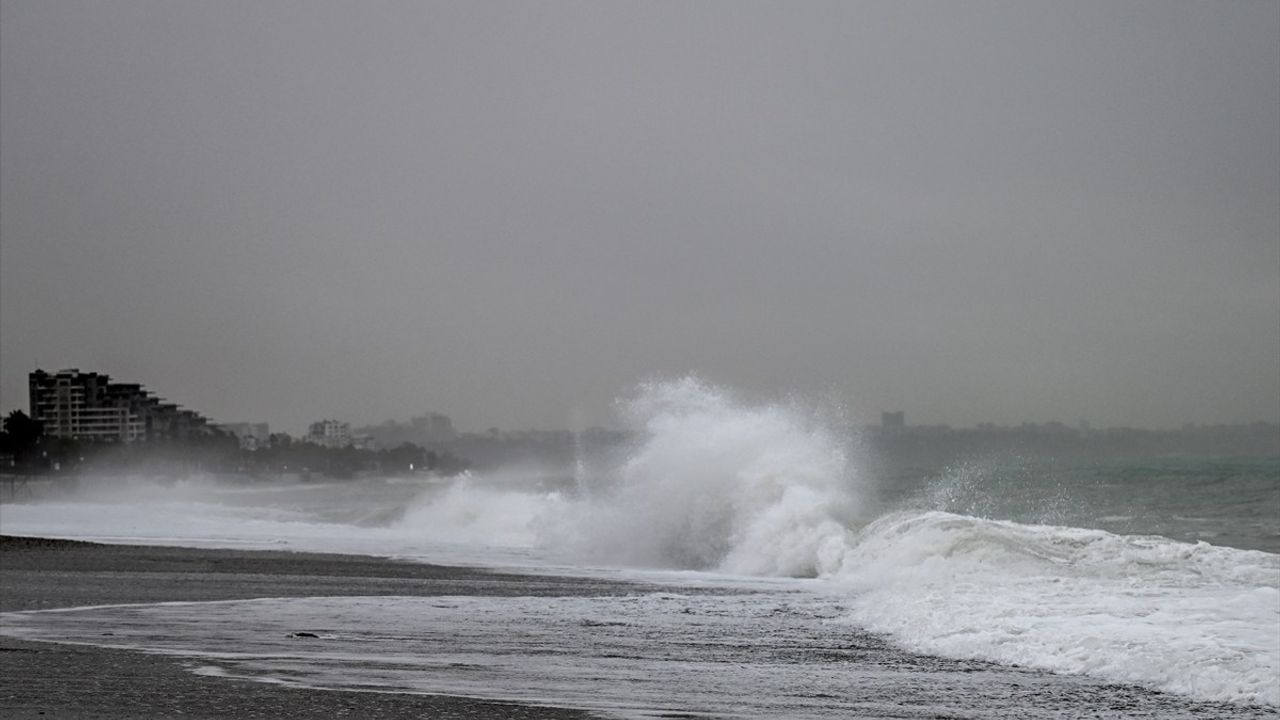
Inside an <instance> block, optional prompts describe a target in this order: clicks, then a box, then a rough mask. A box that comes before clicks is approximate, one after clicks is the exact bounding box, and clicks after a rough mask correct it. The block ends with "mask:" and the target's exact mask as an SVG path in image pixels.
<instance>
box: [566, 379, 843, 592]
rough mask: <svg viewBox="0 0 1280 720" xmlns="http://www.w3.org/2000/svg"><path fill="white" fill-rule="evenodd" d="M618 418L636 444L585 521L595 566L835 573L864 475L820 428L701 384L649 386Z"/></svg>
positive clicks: (584, 540) (585, 542)
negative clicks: (600, 562)
mask: <svg viewBox="0 0 1280 720" xmlns="http://www.w3.org/2000/svg"><path fill="white" fill-rule="evenodd" d="M622 416H623V417H624V419H625V420H626V421H627V422H628V423H629V425H630V426H631V429H632V430H633V432H634V433H636V434H637V436H638V437H639V442H638V443H637V446H636V448H635V450H634V452H633V453H632V454H631V455H630V456H629V457H628V458H627V459H626V461H625V462H624V463H622V464H621V466H620V467H618V468H617V470H616V471H615V472H614V473H613V474H612V477H611V479H610V483H609V487H607V488H605V489H604V491H602V492H599V493H596V494H594V495H593V496H592V497H591V498H590V500H589V503H588V507H586V508H584V512H583V513H582V515H581V521H580V523H579V529H580V531H581V532H580V534H579V538H578V542H579V543H580V546H581V547H582V548H583V549H585V550H589V551H590V552H591V554H592V555H593V556H594V557H595V558H597V559H604V560H608V561H612V562H616V563H622V564H630V565H642V566H651V567H675V568H685V569H700V570H719V571H723V572H730V573H739V574H751V575H776V576H813V575H819V574H823V573H827V572H830V571H832V570H834V569H835V568H836V567H838V565H839V562H840V558H841V555H842V553H843V552H844V549H845V548H846V547H847V545H848V542H849V537H850V530H849V526H850V524H851V523H852V522H853V520H854V518H855V516H856V512H857V504H856V501H857V497H856V494H855V492H854V488H855V485H854V483H855V481H856V480H857V477H856V476H855V475H854V473H853V471H852V467H851V464H850V462H849V458H848V455H847V452H846V450H845V448H844V446H843V445H842V443H841V442H840V441H839V440H838V438H837V437H836V436H834V435H833V434H832V433H831V431H830V430H829V429H828V428H827V426H826V425H825V424H824V423H822V422H820V421H819V420H818V419H817V418H815V417H813V416H812V415H811V414H808V413H806V412H805V411H804V410H802V409H801V408H799V407H788V406H784V405H778V404H755V405H753V404H749V403H746V402H743V401H740V400H738V399H736V398H735V397H733V395H732V394H731V393H729V392H728V391H727V390H724V389H721V388H716V387H713V386H711V385H708V384H706V383H703V382H701V381H699V380H697V379H693V378H686V379H683V380H679V381H674V382H663V383H651V384H646V385H642V386H641V387H640V388H639V389H638V390H637V392H636V393H635V394H634V395H633V396H632V397H630V398H628V399H627V400H626V401H625V402H624V403H623V404H622Z"/></svg>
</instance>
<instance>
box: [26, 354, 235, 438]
mask: <svg viewBox="0 0 1280 720" xmlns="http://www.w3.org/2000/svg"><path fill="white" fill-rule="evenodd" d="M27 388H28V393H29V401H30V405H31V413H30V414H31V419H32V420H37V421H39V422H40V423H41V424H42V425H43V427H44V433H45V434H46V435H50V436H52V437H65V438H76V439H82V440H104V441H111V442H135V441H138V440H156V439H167V438H176V439H186V438H190V437H194V436H196V435H202V434H206V433H208V432H210V431H211V426H210V425H209V421H208V420H207V419H206V418H204V417H203V416H201V415H200V414H199V413H197V412H195V411H193V410H184V409H182V408H180V407H179V406H177V405H175V404H173V403H166V402H162V399H161V398H158V397H155V396H153V395H152V394H151V393H150V392H149V391H147V390H144V389H143V387H142V386H141V385H139V384H137V383H113V382H111V377H110V376H109V375H106V374H104V373H97V372H80V370H78V369H76V368H69V369H66V370H59V371H57V372H56V373H47V372H45V371H44V370H36V371H35V372H33V373H31V374H30V375H28V376H27Z"/></svg>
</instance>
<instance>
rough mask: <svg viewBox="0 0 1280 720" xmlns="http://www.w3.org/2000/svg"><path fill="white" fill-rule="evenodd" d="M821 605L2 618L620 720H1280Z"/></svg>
mask: <svg viewBox="0 0 1280 720" xmlns="http://www.w3.org/2000/svg"><path fill="white" fill-rule="evenodd" d="M845 614H846V608H845V607H844V606H843V605H842V604H841V602H840V601H839V599H838V598H835V597H831V596H826V595H823V594H821V593H810V592H795V591H793V592H781V591H755V592H727V593H723V594H722V593H715V592H703V593H698V594H688V595H683V594H675V593H665V592H664V593H648V594H637V595H631V596H621V597H617V596H615V597H473V596H458V597H413V598H409V597H317V598H300V599H298V598H295V599H258V600H244V601H229V602H203V603H162V604H153V605H121V606H105V607H96V608H85V609H72V610H55V611H44V612H33V613H7V614H5V615H3V616H2V617H3V623H2V624H0V626H2V627H3V632H4V633H5V634H8V635H13V636H16V637H21V638H26V639H35V640H49V641H57V642H74V643H83V644H91V645H100V646H107V647H116V648H127V649H136V650H142V651H146V652H151V653H159V654H165V655H172V656H176V657H179V658H183V659H184V660H183V661H184V662H187V663H188V665H189V667H191V668H192V669H193V671H195V672H198V673H201V674H205V675H211V676H219V677H235V678H245V679H252V680H258V681H265V682H274V683H283V684H287V685H293V686H299V687H309V688H328V689H354V690H365V691H375V692H410V693H433V694H449V695H460V696H468V697H475V698H483V699H491V700H509V701H517V702H524V703H533V704H546V705H556V706H564V707H578V708H586V709H590V710H596V711H601V712H604V713H607V714H609V715H616V716H621V717H637V718H641V717H659V716H662V715H664V714H668V713H689V714H697V715H706V716H710V717H733V718H743V717H759V718H765V717H770V718H772V717H788V718H833V717H904V718H906V717H938V716H945V717H974V718H977V717H983V718H989V717H1009V718H1013V717H1019V718H1021V717H1076V716H1081V715H1088V716H1091V717H1115V718H1120V717H1150V718H1182V717H1186V718H1192V717H1197V718H1208V717H1238V718H1245V717H1275V716H1276V714H1277V713H1276V711H1275V709H1274V708H1265V707H1256V706H1244V705H1234V704H1218V703H1212V704H1206V703H1199V702H1195V701H1191V700H1188V699H1185V698H1181V697H1178V696H1174V695H1169V694H1164V693H1158V692H1152V691H1149V690H1143V689H1139V688H1135V687H1127V686H1119V685H1112V684H1106V683H1103V682H1100V681H1097V680H1093V679H1089V678H1084V677H1078V676H1062V675H1054V674H1049V673H1044V672H1040V671H1034V670H1024V669H1017V668H1010V667H1004V666H1000V665H994V664H990V663H986V662H980V661H958V660H944V659H939V658H934V657H929V656H923V655H915V654H911V653H907V652H904V651H902V650H900V649H898V648H896V647H895V646H893V645H892V644H891V643H889V642H887V641H885V640H883V639H882V638H880V637H878V636H875V635H871V634H868V633H866V632H864V631H862V630H860V629H858V628H857V627H855V626H853V625H851V624H849V623H848V622H847V621H845V620H842V619H841V618H842V617H843V616H844V615H845Z"/></svg>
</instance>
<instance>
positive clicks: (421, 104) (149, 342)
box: [0, 0, 1280, 433]
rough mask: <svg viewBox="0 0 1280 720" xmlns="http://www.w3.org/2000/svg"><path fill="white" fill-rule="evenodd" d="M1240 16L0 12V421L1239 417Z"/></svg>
mask: <svg viewBox="0 0 1280 720" xmlns="http://www.w3.org/2000/svg"><path fill="white" fill-rule="evenodd" d="M1278 68H1280V3H1275V2H1260V3H1253V2H1228V3H1201V2H1190V1H1187V2H1184V1H1182V0H1133V1H1132V2H1124V3H1114V2H1109V1H1102V0H1082V1H1081V2H1071V3H1062V2H1049V1H1043V2H1038V1H1034V0H1033V1H1030V2H1021V3H1005V2H994V1H992V2H987V1H984V0H975V1H974V2H965V3H942V2H931V3H923V2H918V3H902V2H896V1H892V2H890V1H888V0H885V1H878V0H869V1H868V2H857V3H825V2H803V1H802V2H798V3H776V2H754V1H752V0H743V1H736V0H735V1H733V2H729V1H727V0H708V1H707V2H698V3H689V4H679V3H645V2H618V3H598V4H596V3H588V4H573V3H562V2H539V3H520V2H502V1H499V2H493V3H457V2H433V1H431V0H425V1H424V2H414V3H394V2H383V1H382V0H372V1H371V2H366V3H350V2H338V1H337V0H308V1H307V2H301V1H299V0H280V1H278V2H270V3H245V2H240V3H237V2H209V3H166V2H154V1H152V0H116V1H115V2H111V3H100V2H89V1H87V0H63V1H60V2H52V3H51V2H45V1H43V0H5V2H3V3H2V4H0V405H2V406H3V407H4V408H6V409H14V408H20V407H23V406H24V404H25V402H26V400H25V395H26V389H25V382H26V374H27V373H28V372H30V371H31V370H33V369H35V368H36V367H43V368H45V369H47V370H57V369H59V368H62V367H68V366H75V367H81V368H85V369H89V368H92V369H99V370H101V371H103V372H108V373H111V374H112V375H113V376H115V377H118V378H122V379H125V380H129V381H136V382H144V383H146V384H147V385H148V387H154V388H156V389H157V390H158V391H159V392H161V393H163V394H165V395H166V396H167V397H170V398H173V399H174V401H175V402H179V403H182V404H183V405H185V406H187V407H191V408H196V409H198V410H199V411H200V412H202V413H204V414H206V415H208V416H209V417H211V418H215V419H217V420H222V421H263V422H268V423H270V424H271V426H272V427H276V428H281V429H285V430H288V431H290V432H291V433H300V432H303V431H304V430H305V428H306V426H307V424H308V423H310V422H313V421H315V420H317V419H319V418H324V417H335V416H340V417H342V418H343V419H344V420H346V421H348V422H351V423H352V424H353V425H362V424H369V423H375V422H378V421H380V420H382V419H386V418H407V417H411V416H413V415H416V414H420V413H423V412H439V413H443V414H445V415H448V416H450V417H451V418H453V419H454V422H455V423H456V424H457V426H458V427H459V428H460V429H484V428H487V427H489V426H498V427H503V428H525V427H542V428H580V427H586V426H590V425H615V424H616V422H615V421H614V420H613V416H612V404H613V402H614V400H615V399H616V398H618V397H619V396H625V395H626V394H628V393H629V392H631V388H633V387H634V386H635V385H636V383H640V382H644V381H646V380H650V379H653V378H667V379H672V378H679V377H683V376H686V375H689V374H694V375H697V376H699V377H701V378H704V379H705V380H706V381H708V382H711V383H715V384H719V385H723V386H726V387H729V388H733V389H736V390H737V391H740V392H741V393H743V394H744V396H745V397H747V398H763V399H766V400H767V399H770V398H774V399H786V398H788V397H791V396H799V397H804V398H809V399H810V400H811V401H812V402H814V403H817V404H819V405H824V406H841V407H843V408H846V409H847V411H848V413H849V414H850V415H852V416H853V417H854V418H855V419H856V420H857V421H858V422H868V423H874V422H876V421H877V420H878V418H879V416H880V413H881V412H882V411H897V410H901V411H904V412H905V413H906V417H907V421H908V422H911V423H922V424H936V423H946V424H950V425H953V426H957V427H959V426H971V425H974V424H976V423H980V422H994V423H999V424H1003V425H1012V424H1017V423H1020V422H1023V421H1032V422H1041V423H1043V422H1047V421H1052V420H1057V421H1060V422H1063V423H1066V424H1068V425H1074V424H1076V423H1078V422H1079V421H1080V420H1087V421H1088V422H1090V423H1092V424H1093V425H1094V426H1097V427H1107V426H1133V427H1148V428H1177V427H1180V426H1181V425H1182V424H1183V423H1186V422H1193V423H1210V424H1213V423H1232V422H1249V421H1254V420H1267V421H1280V71H1278Z"/></svg>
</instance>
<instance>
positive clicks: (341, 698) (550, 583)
mask: <svg viewBox="0 0 1280 720" xmlns="http://www.w3.org/2000/svg"><path fill="white" fill-rule="evenodd" d="M617 589H618V588H617V587H615V586H610V585H609V584H608V583H601V582H598V581H593V580H577V579H569V578H549V577H537V576H526V575H505V574H500V573H489V572H484V571H480V570H473V569H469V568H456V567H444V566H438V565H426V564H421V563H407V562H396V561H391V560H382V559H378V558H370V557H360V556H344V555H326V554H312V553H294V552H272V551H238V550H214V549H192V548H177V547H144V546H131V545H102V544H97V543H87V542H76V541H68V540H47V539H39V538H23V537H12V536H0V611H3V612H10V611H22V610H49V609H54V608H60V607H76V606H83V605H101V604H118V603H152V602H167V601H205V600H232V599H247V598H257V597H307V596H316V595H360V596H377V595H396V596H433V595H460V594H461V595H513V594H519V595H538V594H566V593H582V594H592V593H600V592H607V591H617ZM189 664H190V663H188V662H185V661H183V660H182V659H180V658H172V657H164V656H159V655H148V654H144V653H141V652H134V651H126V650H113V649H106V648H98V647H92V646H88V645H70V644H55V643H46V642H27V641H23V640H17V639H14V638H11V637H6V636H2V635H0V710H2V711H3V714H4V716H5V717H6V718H16V719H24V718H95V719H98V718H101V719H108V718H140V717H179V716H181V717H186V718H253V717H261V718H309V717H353V718H354V717H379V718H424V717H430V718H496V717H503V718H547V719H549V720H552V719H554V720H562V719H565V720H567V719H569V718H584V717H592V715H590V714H589V713H586V712H582V711H577V710H572V709H563V708H545V707H535V706H528V705H516V704H509V703H495V702H487V701H479V700H472V699H468V698H460V697H451V696H440V695H410V694H397V693H373V692H348V691H317V690H314V689H305V688H292V687H285V686H281V685H273V684H267V683H260V682H249V681H243V680H235V679H228V678H215V677H206V676H200V675H196V674H193V673H191V672H190V671H189Z"/></svg>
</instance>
